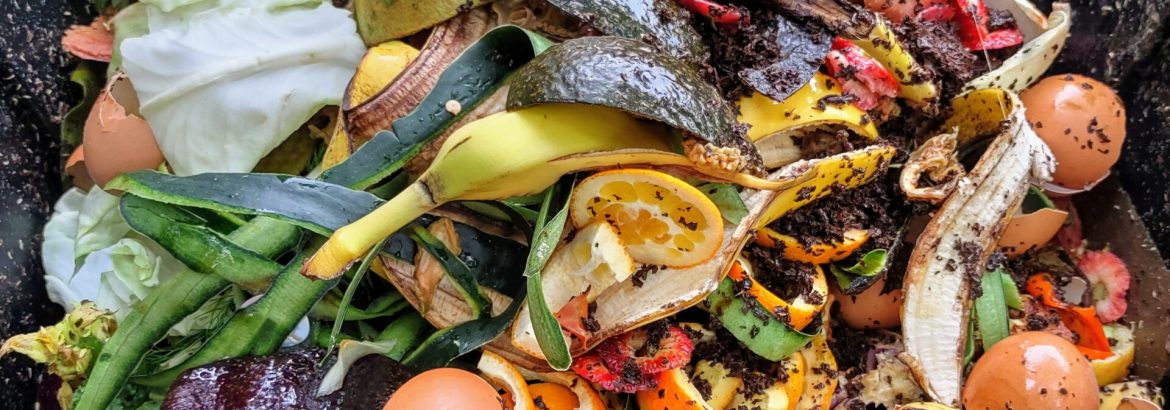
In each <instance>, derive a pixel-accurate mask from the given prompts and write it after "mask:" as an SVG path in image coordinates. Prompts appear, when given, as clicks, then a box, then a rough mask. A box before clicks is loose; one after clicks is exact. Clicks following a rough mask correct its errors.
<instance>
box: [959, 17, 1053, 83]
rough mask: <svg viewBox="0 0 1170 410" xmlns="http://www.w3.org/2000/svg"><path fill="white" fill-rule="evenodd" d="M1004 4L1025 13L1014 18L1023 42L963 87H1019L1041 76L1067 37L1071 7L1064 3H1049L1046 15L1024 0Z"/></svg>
mask: <svg viewBox="0 0 1170 410" xmlns="http://www.w3.org/2000/svg"><path fill="white" fill-rule="evenodd" d="M1005 1H1006V0H1000V1H999V2H1001V3H1002V2H1005ZM989 5H990V4H989ZM1004 6H1006V9H1007V10H1009V11H1011V12H1012V14H1013V15H1021V16H1028V18H1027V19H1025V20H1020V19H1019V18H1018V17H1017V19H1016V21H1021V22H1022V23H1021V24H1020V31H1021V32H1023V33H1024V39H1025V41H1026V42H1025V43H1024V46H1023V48H1021V49H1020V51H1019V52H1017V53H1016V54H1014V55H1012V56H1011V57H1008V59H1007V60H1004V62H1003V63H1002V64H1000V66H999V68H996V69H995V70H991V71H990V72H988V73H986V74H983V75H981V76H979V77H977V78H975V79H973V80H971V81H969V82H967V84H966V85H964V86H963V89H964V91H970V90H978V89H984V88H1002V89H1005V90H1009V91H1013V92H1020V91H1023V90H1024V89H1025V88H1028V86H1030V85H1032V83H1035V82H1036V81H1039V80H1040V79H1041V78H1044V73H1045V72H1046V71H1048V67H1050V66H1052V62H1053V61H1055V60H1056V56H1058V55H1060V50H1061V49H1062V48H1064V43H1065V42H1066V41H1067V40H1068V36H1069V30H1070V28H1071V26H1072V24H1071V23H1072V18H1071V17H1070V16H1071V15H1072V10H1071V9H1070V8H1069V5H1068V3H1061V2H1057V3H1053V4H1052V14H1050V15H1049V16H1048V18H1047V19H1044V18H1043V15H1042V14H1039V11H1036V9H1035V6H1033V5H1032V4H1031V3H1029V2H1028V1H1027V0H1013V1H1011V2H1010V3H1009V4H1005V5H1004ZM1037 16H1039V17H1037ZM1029 23H1030V24H1029Z"/></svg>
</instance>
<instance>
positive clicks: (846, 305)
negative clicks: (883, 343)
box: [830, 279, 905, 329]
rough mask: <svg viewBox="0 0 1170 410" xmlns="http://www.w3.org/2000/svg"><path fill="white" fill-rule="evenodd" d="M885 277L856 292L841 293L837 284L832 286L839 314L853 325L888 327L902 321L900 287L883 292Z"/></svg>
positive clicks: (852, 327) (848, 323) (846, 322)
mask: <svg viewBox="0 0 1170 410" xmlns="http://www.w3.org/2000/svg"><path fill="white" fill-rule="evenodd" d="M885 286H886V280H885V279H881V280H879V281H877V282H875V283H874V284H873V285H871V286H870V287H869V289H866V290H865V291H864V292H861V293H860V294H857V295H852V296H851V295H846V294H844V293H841V290H840V289H838V287H837V284H836V283H834V284H833V285H832V286H831V287H830V292H832V294H833V300H836V301H837V305H838V308H839V310H838V317H839V318H841V320H843V321H845V325H846V326H849V328H851V329H889V328H892V327H896V326H898V325H901V324H902V301H903V300H904V299H905V298H904V297H903V296H902V290H901V289H894V290H893V291H891V292H890V293H885V294H883V293H882V288H884V287H885Z"/></svg>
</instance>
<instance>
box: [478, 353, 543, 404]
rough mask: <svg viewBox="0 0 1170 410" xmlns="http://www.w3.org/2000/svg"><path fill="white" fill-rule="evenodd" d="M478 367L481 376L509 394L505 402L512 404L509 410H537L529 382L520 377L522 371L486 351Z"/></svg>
mask: <svg viewBox="0 0 1170 410" xmlns="http://www.w3.org/2000/svg"><path fill="white" fill-rule="evenodd" d="M476 367H477V368H478V369H479V372H480V376H482V377H483V378H484V379H487V381H488V382H489V383H491V384H492V385H493V386H495V387H497V388H503V389H504V391H506V392H507V394H506V396H507V397H505V400H506V401H508V402H511V403H512V405H511V406H509V407H508V408H507V409H508V410H537V408H536V404H535V402H534V401H533V398H534V397H533V396H532V392H531V391H530V390H529V389H528V382H527V381H525V380H524V376H522V375H520V371H519V370H516V367H515V366H512V363H509V362H508V361H507V360H505V359H504V358H503V357H500V355H497V354H495V353H492V352H489V351H484V352H483V356H480V358H479V364H478V365H477V366H476Z"/></svg>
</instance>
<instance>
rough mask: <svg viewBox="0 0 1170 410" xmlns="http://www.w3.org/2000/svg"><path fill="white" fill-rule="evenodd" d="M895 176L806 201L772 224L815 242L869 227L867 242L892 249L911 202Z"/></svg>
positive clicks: (795, 235) (811, 242)
mask: <svg viewBox="0 0 1170 410" xmlns="http://www.w3.org/2000/svg"><path fill="white" fill-rule="evenodd" d="M893 180H894V178H893V176H890V177H889V178H882V177H879V179H878V180H876V181H873V182H870V183H869V184H866V185H864V186H861V187H859V188H854V189H846V190H842V191H840V192H835V193H833V194H831V195H828V196H826V197H824V198H821V199H819V200H817V201H816V202H814V203H812V204H809V205H806V206H805V207H803V208H800V209H798V210H796V211H794V212H791V213H789V214H788V215H785V216H784V217H782V218H780V219H778V220H776V221H775V222H772V223H771V224H770V225H768V227H769V228H772V229H773V230H775V231H776V232H780V233H782V234H786V235H791V236H794V237H796V238H797V240H799V241H800V242H801V244H803V245H805V246H811V245H812V244H815V243H818V242H824V241H840V240H842V239H843V238H844V235H845V232H846V231H848V230H851V229H868V230H869V231H870V232H869V236H870V239H869V240H868V241H867V245H868V246H870V247H872V248H873V249H889V248H890V247H891V246H893V244H894V242H895V241H897V240H899V239H900V237H899V236H898V235H897V233H898V232H897V231H898V229H899V228H900V226H901V221H902V218H903V217H904V215H905V214H908V213H909V204H908V203H907V201H906V199H905V197H904V196H902V195H901V194H900V193H898V192H897V188H896V187H895V186H894V185H893Z"/></svg>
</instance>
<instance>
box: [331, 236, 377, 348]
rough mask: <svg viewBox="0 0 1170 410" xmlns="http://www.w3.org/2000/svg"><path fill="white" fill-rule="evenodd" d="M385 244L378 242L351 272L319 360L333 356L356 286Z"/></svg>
mask: <svg viewBox="0 0 1170 410" xmlns="http://www.w3.org/2000/svg"><path fill="white" fill-rule="evenodd" d="M384 244H386V240H385V239H383V240H382V241H381V242H378V245H377V246H375V247H374V248H373V249H370V251H369V252H366V257H364V258H362V263H360V264H358V266H357V270H355V271H353V279H352V280H350V281H349V286H347V287H346V288H345V295H344V296H342V297H341V304H340V305H339V306H340V307H339V308H338V309H337V317H336V318H335V319H333V331H331V332H330V333H329V349H328V351H326V352H325V357H323V358H322V359H321V360H325V359H327V358H328V357H329V356H330V355H332V354H333V347H334V346H337V335H338V334H340V333H341V326H342V325H344V324H345V315H346V314H347V313H349V305H350V304H351V303H353V295H354V293H357V288H358V285H359V284H361V283H362V279H363V278H365V277H366V272H369V270H370V263H371V262H373V261H374V258H375V257H377V256H378V251H379V250H381V249H382V245H384Z"/></svg>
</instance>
